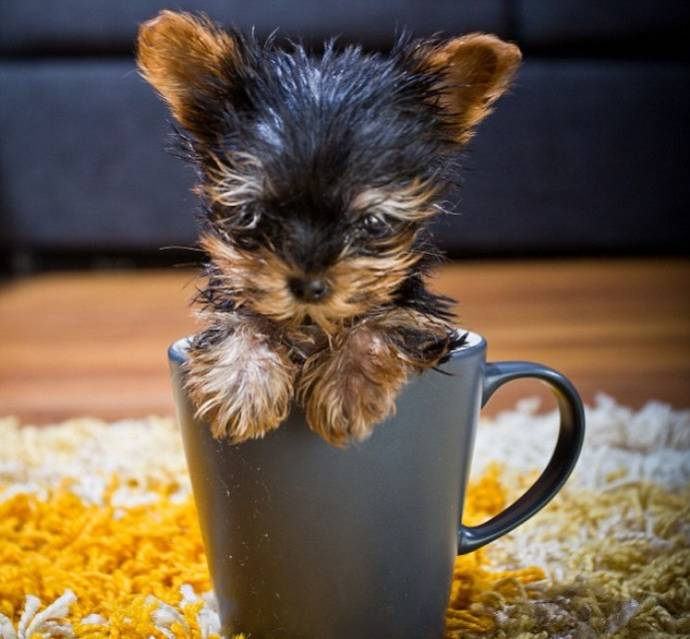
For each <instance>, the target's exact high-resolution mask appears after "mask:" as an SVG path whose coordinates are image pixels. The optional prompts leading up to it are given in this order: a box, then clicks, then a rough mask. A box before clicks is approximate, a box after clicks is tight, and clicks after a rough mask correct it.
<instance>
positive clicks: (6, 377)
mask: <svg viewBox="0 0 690 639" xmlns="http://www.w3.org/2000/svg"><path fill="white" fill-rule="evenodd" d="M435 288H436V289H437V290H441V291H443V292H445V293H447V294H449V295H451V296H453V297H454V298H456V299H458V300H460V301H461V303H460V304H459V306H458V313H459V318H460V324H461V325H462V326H465V327H467V328H470V329H472V330H475V331H477V332H481V333H482V334H484V335H485V336H486V338H487V339H488V342H489V359H491V360H502V359H525V360H533V361H538V362H542V363H546V364H549V365H550V366H552V367H554V368H557V369H559V370H561V372H563V373H565V374H566V375H568V376H569V377H570V378H571V379H572V381H573V382H574V383H575V385H576V386H577V388H578V389H579V390H580V392H581V394H582V396H583V398H584V400H585V401H587V402H590V403H591V402H592V400H593V398H594V396H595V394H596V393H597V392H598V391H603V392H605V393H608V394H610V395H612V396H613V397H614V398H616V399H617V400H619V401H621V402H623V403H625V404H628V405H631V406H633V407H639V406H641V405H642V404H644V403H645V402H646V401H647V400H650V399H659V400H663V401H667V402H670V403H672V404H673V405H675V406H677V407H690V290H689V288H690V260H670V259H664V260H567V261H538V262H537V261H534V262H517V261H504V262H488V263H487V262H476V263H474V262H471V263H461V264H454V265H450V266H448V267H446V268H444V269H443V270H442V271H441V272H440V274H439V276H438V277H437V280H436V283H435ZM193 290H194V274H193V273H190V272H187V271H183V272H180V271H166V272H115V273H114V272H105V273H84V274H49V275H42V276H39V277H33V278H28V279H24V280H18V281H15V282H11V283H6V284H4V285H2V286H1V287H0V415H7V414H14V415H17V416H18V417H20V418H21V419H22V420H24V421H29V422H34V423H48V422H52V421H55V420H60V419H63V418H67V417H70V416H74V415H92V416H96V417H102V418H106V419H113V418H120V417H126V416H143V415H148V414H164V415H168V414H172V410H173V407H172V400H171V394H170V390H169V387H168V378H167V375H168V371H167V362H166V358H165V350H166V347H167V345H168V344H169V343H170V342H172V341H173V340H174V339H176V338H178V337H181V336H183V335H186V334H188V333H191V332H193V331H194V328H195V324H194V322H193V320H192V319H191V314H190V310H189V308H188V302H187V300H188V299H189V297H190V296H191V294H192V292H193ZM531 394H540V395H542V396H543V397H545V398H546V400H547V402H546V404H545V408H550V407H552V406H553V400H552V399H551V398H550V397H549V395H548V393H547V392H545V391H543V390H542V387H541V386H540V385H539V384H538V383H537V382H517V383H514V384H511V385H509V386H508V387H505V388H504V389H502V390H501V391H499V393H497V395H496V396H495V398H494V399H492V401H491V402H490V404H489V406H488V407H487V410H486V412H487V413H495V412H496V411H498V410H501V409H505V408H507V407H509V406H511V405H512V404H513V403H514V402H515V401H516V399H518V398H519V397H520V396H524V395H531Z"/></svg>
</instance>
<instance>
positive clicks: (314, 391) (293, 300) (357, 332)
mask: <svg viewBox="0 0 690 639" xmlns="http://www.w3.org/2000/svg"><path fill="white" fill-rule="evenodd" d="M520 57H521V56H520V52H519V50H518V48H517V47H515V46H514V45H512V44H508V43H505V42H502V41H501V40H499V39H498V38H496V37H494V36H491V35H484V34H472V35H467V36H463V37H458V38H453V39H449V40H441V39H437V38H434V39H423V40H415V39H412V38H410V37H409V36H407V35H404V36H402V37H401V38H399V39H398V41H397V43H396V45H395V47H394V49H393V51H392V52H391V54H390V55H389V56H383V55H380V54H366V53H364V52H363V51H362V50H361V48H359V47H353V46H348V47H345V48H342V49H341V50H338V49H337V48H336V46H335V44H334V42H333V41H331V42H328V43H326V45H325V49H324V52H323V55H321V56H319V57H318V58H316V57H312V56H310V55H309V54H308V53H307V52H306V51H305V49H304V48H303V47H302V46H301V45H299V44H293V45H291V48H290V50H289V51H284V50H281V49H279V48H278V47H277V46H276V45H275V42H274V40H273V39H271V38H269V40H268V41H267V42H266V43H264V44H260V43H259V42H257V40H256V39H255V37H254V36H251V37H245V36H243V35H242V34H240V33H239V32H237V31H234V30H223V29H221V28H219V27H218V26H216V25H214V24H213V23H211V22H210V21H209V20H208V19H206V18H204V17H195V16H192V15H189V14H185V13H173V12H170V11H163V12H162V13H160V14H159V15H158V17H156V18H154V19H153V20H151V21H149V22H146V23H145V24H143V25H142V26H141V28H140V31H139V38H138V64H139V69H140V71H141V73H142V75H143V77H144V78H145V79H146V80H147V81H148V82H150V83H151V84H152V85H153V87H154V88H155V89H156V91H157V92H158V93H159V94H160V95H161V96H162V97H163V99H164V100H165V101H166V102H167V104H168V106H169V107H170V110H171V112H172V116H173V118H174V119H175V120H176V122H177V123H178V125H179V127H180V130H179V131H178V135H179V138H180V142H181V144H182V147H183V148H184V149H185V152H186V154H187V156H188V157H189V158H190V159H191V160H192V162H193V163H194V165H195V167H196V169H197V174H198V186H197V187H196V192H197V193H198V195H199V197H200V200H201V203H202V207H203V213H204V214H203V219H202V228H201V235H200V247H201V248H202V249H203V250H204V251H205V253H206V254H207V256H208V261H207V266H206V271H205V279H204V283H203V284H202V286H201V289H200V291H199V294H198V297H197V300H196V301H197V304H198V306H199V312H200V316H201V317H202V318H203V321H204V323H205V328H204V330H202V331H201V332H200V333H199V334H198V335H197V336H196V337H195V338H194V339H193V341H192V343H191V346H190V350H189V362H188V370H187V380H188V381H187V384H188V389H189V392H190V395H191V397H192V399H193V401H194V402H195V405H196V409H197V414H198V415H199V416H201V417H203V418H206V419H207V420H208V422H209V423H210V424H211V428H212V430H213V435H214V436H215V437H217V438H229V439H230V440H231V441H233V442H242V441H245V440H248V439H253V438H259V437H263V436H264V435H265V434H266V433H267V432H269V431H270V430H272V429H274V428H276V427H277V426H279V425H280V423H281V422H282V421H283V420H284V419H285V417H286V416H287V414H288V412H289V409H290V406H291V404H292V402H293V401H295V400H296V401H297V402H299V403H300V404H301V405H302V406H303V407H304V411H305V414H306V417H307V420H308V423H309V425H310V427H311V428H312V429H313V430H314V431H315V432H317V433H318V434H319V435H320V436H321V437H323V438H324V439H325V440H326V441H328V442H329V443H331V444H333V445H336V446H342V445H345V444H347V443H348V442H349V441H351V440H362V439H365V438H366V437H367V436H368V435H369V434H370V433H371V432H372V429H373V428H374V426H375V425H376V424H377V423H379V422H381V421H382V420H384V419H386V417H387V416H389V415H391V413H392V412H393V411H394V409H395V399H396V396H397V395H398V393H399V391H400V389H401V387H402V386H403V385H404V384H405V382H406V380H407V379H408V378H409V376H410V375H411V374H415V373H419V372H422V371H424V370H426V369H428V368H430V367H433V366H436V365H437V364H438V363H439V362H441V361H443V359H444V358H446V357H447V356H448V353H449V352H450V351H451V350H452V349H453V348H455V347H457V346H458V345H459V344H460V343H461V342H462V339H463V338H462V336H461V335H460V334H458V333H457V332H456V331H455V329H454V328H453V325H452V313H451V304H452V300H450V299H448V298H446V297H444V296H441V295H437V294H435V293H432V292H430V291H429V290H428V289H427V288H426V286H425V281H424V280H425V276H426V275H427V274H428V271H429V269H430V267H432V266H433V265H434V263H435V262H436V261H437V257H438V255H437V252H436V251H435V250H434V248H433V246H432V244H431V242H430V239H429V234H428V232H427V231H426V226H427V224H428V222H429V221H430V220H431V219H432V218H434V217H435V216H437V215H439V214H441V213H442V212H443V208H442V204H441V202H442V200H443V197H444V193H445V192H446V190H447V186H448V183H449V179H450V173H451V171H450V168H451V164H452V163H453V161H454V159H455V158H456V157H457V154H458V152H459V151H460V150H462V149H463V147H464V145H465V144H466V143H467V142H468V141H469V140H470V138H471V137H472V134H473V131H474V129H475V127H476V126H477V124H478V123H479V122H480V121H481V120H482V119H483V118H484V117H485V116H486V115H487V114H488V113H489V112H490V110H491V105H492V104H493V103H494V101H495V100H496V99H497V98H498V97H499V96H500V95H501V94H502V93H503V92H504V91H505V90H506V89H507V88H508V85H509V83H510V80H511V78H512V76H513V74H514V72H515V70H516V68H517V67H518V65H519V62H520Z"/></svg>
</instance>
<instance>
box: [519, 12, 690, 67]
mask: <svg viewBox="0 0 690 639" xmlns="http://www.w3.org/2000/svg"><path fill="white" fill-rule="evenodd" d="M513 7H514V11H515V28H516V36H517V38H518V40H519V41H520V43H521V44H523V45H524V46H526V47H558V48H562V47H569V48H570V49H569V50H572V47H573V46H577V45H579V46H581V47H584V46H587V45H590V46H591V45H597V46H598V47H600V48H602V47H606V48H607V50H608V51H609V52H610V54H611V55H615V56H616V57H620V53H625V54H627V55H632V56H634V57H643V58H650V57H652V58H653V57H657V56H658V55H659V54H660V53H666V54H668V53H676V54H677V53H681V52H685V53H687V51H688V39H687V33H688V32H689V31H690V2H687V0H605V1H603V2H602V0H557V1H556V2H554V1H553V0H515V2H514V5H513ZM652 44H654V47H651V46H650V45H652ZM621 46H623V51H620V47H621ZM615 47H619V51H618V55H616V54H617V51H616V48H615Z"/></svg>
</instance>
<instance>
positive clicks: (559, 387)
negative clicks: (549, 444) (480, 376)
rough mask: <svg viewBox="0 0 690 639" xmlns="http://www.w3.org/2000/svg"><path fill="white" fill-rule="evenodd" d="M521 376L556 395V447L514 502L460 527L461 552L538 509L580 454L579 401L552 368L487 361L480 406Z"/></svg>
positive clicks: (507, 529)
mask: <svg viewBox="0 0 690 639" xmlns="http://www.w3.org/2000/svg"><path fill="white" fill-rule="evenodd" d="M524 377H529V378H535V379H538V380H540V381H542V382H544V383H546V384H547V385H548V386H549V387H550V388H551V391H552V392H553V394H554V395H555V396H556V400H557V401H558V410H559V413H560V418H561V422H560V428H559V431H558V441H557V443H556V448H555V449H554V451H553V454H552V456H551V460H550V461H549V463H548V465H547V466H546V468H545V469H544V471H543V472H542V474H541V475H540V476H539V479H537V481H536V482H534V484H533V485H532V486H531V487H530V488H529V490H528V491H527V492H526V493H525V494H524V495H522V496H521V497H520V498H519V499H518V500H517V501H516V502H515V503H514V504H512V505H510V506H508V508H506V509H505V510H504V511H502V512H500V513H499V514H498V515H496V516H495V517H492V518H491V519H489V521H487V522H485V523H483V524H481V525H479V526H462V525H461V526H460V532H459V533H458V554H460V555H464V554H465V553H468V552H472V551H473V550H477V548H481V547H482V546H484V545H485V544H488V543H489V542H491V541H493V540H494V539H497V538H498V537H501V536H502V535H505V534H506V533H508V532H510V531H511V530H513V528H515V527H517V526H519V525H520V524H522V523H524V522H525V521H526V520H527V519H529V518H530V517H531V516H532V515H534V514H536V513H537V512H539V511H540V510H541V509H542V508H543V507H544V506H546V504H548V503H549V501H551V499H553V497H554V496H555V495H556V493H557V492H558V491H559V490H560V489H561V487H562V486H563V484H564V483H565V481H566V479H568V476H569V475H570V473H571V472H572V470H573V468H574V466H575V463H576V462H577V458H578V457H579V455H580V449H581V448H582V440H583V439H584V435H585V415H584V411H583V408H582V401H581V399H580V396H579V395H578V393H577V391H576V390H575V387H574V386H573V385H572V383H571V382H570V381H569V380H568V379H567V378H566V377H565V376H564V375H561V373H559V372H558V371H555V370H553V369H552V368H548V367H547V366H542V365H541V364H534V363H532V362H495V363H487V364H486V365H485V368H484V383H483V388H482V407H484V405H485V404H486V402H487V401H489V398H490V397H491V396H492V395H493V394H494V392H495V391H496V390H497V389H498V388H500V387H501V386H503V384H506V383H507V382H511V381H513V380H515V379H520V378H524Z"/></svg>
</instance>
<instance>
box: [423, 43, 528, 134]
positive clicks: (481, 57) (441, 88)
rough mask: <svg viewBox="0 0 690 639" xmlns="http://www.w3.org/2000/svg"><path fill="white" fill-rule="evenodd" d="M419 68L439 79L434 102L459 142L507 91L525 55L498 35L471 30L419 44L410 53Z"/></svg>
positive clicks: (470, 132) (471, 132) (471, 131)
mask: <svg viewBox="0 0 690 639" xmlns="http://www.w3.org/2000/svg"><path fill="white" fill-rule="evenodd" d="M410 54H411V58H412V60H413V61H414V63H415V66H416V71H418V72H421V73H430V74H433V75H434V76H436V77H437V78H438V81H437V83H436V86H435V89H436V91H437V97H436V98H435V103H436V104H437V106H439V107H440V108H441V110H442V113H443V115H444V119H445V120H446V122H447V123H448V124H449V125H450V127H451V129H452V131H453V133H454V136H455V138H456V139H457V141H458V142H460V143H465V142H467V141H468V140H469V139H470V138H471V137H472V134H473V129H474V127H476V126H477V124H479V123H480V122H481V121H482V120H483V119H484V118H485V117H486V116H487V115H489V113H491V105H492V104H493V103H494V102H495V101H496V100H497V99H498V98H499V97H500V96H501V95H502V94H503V93H504V92H505V91H506V89H507V88H508V86H509V85H510V81H511V79H512V78H513V75H514V74H515V71H516V70H517V68H518V66H519V65H520V60H521V59H522V54H521V53H520V49H518V48H517V47H516V46H515V45H514V44H509V43H508V42H503V40H500V39H499V38H497V37H496V36H493V35H486V34H483V33H472V34H470V35H466V36H462V37H460V38H453V39H452V40H447V41H445V42H441V43H434V44H429V43H424V42H422V43H418V44H417V45H416V46H414V47H413V50H412V51H411V52H410Z"/></svg>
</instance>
